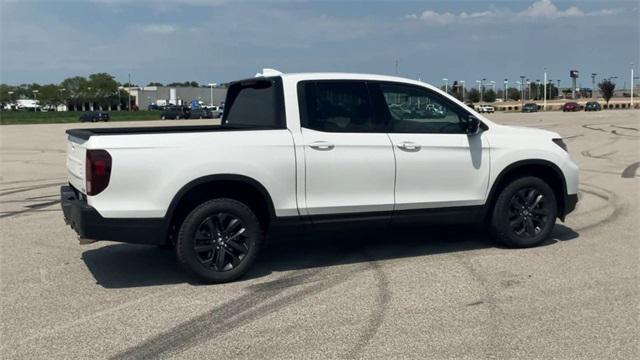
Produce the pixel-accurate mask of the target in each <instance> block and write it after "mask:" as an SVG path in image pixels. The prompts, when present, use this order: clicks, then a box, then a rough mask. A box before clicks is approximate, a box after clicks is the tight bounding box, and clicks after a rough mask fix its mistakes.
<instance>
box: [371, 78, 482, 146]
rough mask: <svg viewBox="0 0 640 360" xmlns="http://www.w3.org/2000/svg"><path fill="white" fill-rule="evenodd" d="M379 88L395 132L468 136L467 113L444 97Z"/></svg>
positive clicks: (411, 89)
mask: <svg viewBox="0 0 640 360" xmlns="http://www.w3.org/2000/svg"><path fill="white" fill-rule="evenodd" d="M378 86H379V89H380V91H381V92H382V95H383V96H384V100H385V102H386V104H387V106H388V108H389V113H390V117H391V124H390V125H391V131H392V132H397V133H445V134H462V133H466V131H467V118H466V114H465V113H464V112H462V111H461V110H460V109H459V107H458V106H456V105H455V104H453V103H451V102H449V101H448V100H446V99H444V98H443V97H442V96H440V95H438V94H436V93H434V92H432V91H430V90H428V89H423V88H420V87H417V86H406V85H400V84H386V83H382V84H379V85H378ZM484 106H486V105H484Z"/></svg>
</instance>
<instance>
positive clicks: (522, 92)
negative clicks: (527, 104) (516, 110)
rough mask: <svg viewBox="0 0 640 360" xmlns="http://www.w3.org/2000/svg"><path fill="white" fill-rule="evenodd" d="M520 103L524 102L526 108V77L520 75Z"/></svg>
mask: <svg viewBox="0 0 640 360" xmlns="http://www.w3.org/2000/svg"><path fill="white" fill-rule="evenodd" d="M520 93H521V95H522V96H520V101H521V102H522V106H524V75H520Z"/></svg>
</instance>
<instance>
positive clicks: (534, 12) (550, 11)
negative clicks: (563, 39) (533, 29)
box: [405, 0, 621, 25]
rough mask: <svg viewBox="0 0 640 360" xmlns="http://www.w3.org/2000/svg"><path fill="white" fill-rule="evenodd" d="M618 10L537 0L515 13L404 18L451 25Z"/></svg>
mask: <svg viewBox="0 0 640 360" xmlns="http://www.w3.org/2000/svg"><path fill="white" fill-rule="evenodd" d="M620 11H621V10H620V9H601V10H597V11H592V12H584V11H582V10H581V9H579V8H578V7H576V6H571V7H569V8H567V9H565V10H561V9H559V8H558V7H557V6H556V5H555V4H554V3H553V2H552V1H551V0H537V1H535V2H534V3H533V4H531V5H530V6H529V7H527V9H525V10H523V11H520V12H516V11H513V10H509V9H501V10H499V11H498V10H485V11H479V12H472V13H467V12H464V11H463V12H461V13H459V14H454V13H451V12H442V13H439V12H436V11H433V10H425V11H423V12H422V13H420V14H415V13H414V14H410V15H407V16H405V18H406V19H412V20H421V21H423V22H425V23H427V24H432V25H448V24H452V23H461V22H470V21H476V22H477V21H481V20H489V19H495V18H501V19H504V20H507V21H509V20H516V19H518V18H529V19H558V18H563V17H583V16H607V15H614V14H617V13H619V12H620Z"/></svg>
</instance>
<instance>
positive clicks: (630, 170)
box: [620, 161, 640, 179]
mask: <svg viewBox="0 0 640 360" xmlns="http://www.w3.org/2000/svg"><path fill="white" fill-rule="evenodd" d="M638 168H640V161H638V162H635V163H633V164H631V165H629V166H627V167H626V168H625V169H624V170H623V171H622V175H620V176H622V177H623V178H625V179H628V178H634V177H636V172H637V171H638Z"/></svg>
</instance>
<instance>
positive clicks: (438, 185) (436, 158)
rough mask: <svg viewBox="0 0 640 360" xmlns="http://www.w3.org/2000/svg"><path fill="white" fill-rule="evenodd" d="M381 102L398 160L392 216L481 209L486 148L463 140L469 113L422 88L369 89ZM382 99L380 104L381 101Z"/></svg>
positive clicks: (478, 138)
mask: <svg viewBox="0 0 640 360" xmlns="http://www.w3.org/2000/svg"><path fill="white" fill-rule="evenodd" d="M370 88H371V91H372V92H376V91H378V94H380V93H382V94H381V95H382V96H377V97H376V98H377V99H380V101H384V102H385V103H386V105H387V109H388V117H389V118H390V120H389V121H390V126H389V137H390V139H391V142H392V143H393V146H394V151H395V156H396V186H395V204H396V205H395V210H396V211H399V212H400V211H402V210H416V209H430V208H440V207H457V206H473V205H482V204H484V202H485V196H486V193H487V186H488V183H489V147H488V143H487V140H486V138H485V137H484V136H483V135H482V133H480V134H476V135H467V133H466V129H467V117H468V115H469V114H468V113H467V112H466V111H465V110H464V109H463V108H462V107H461V106H459V105H457V104H456V103H454V102H453V101H451V100H449V99H447V98H445V97H444V96H442V95H440V94H438V93H437V92H435V91H433V90H430V89H428V88H426V87H420V86H412V85H403V84H396V83H378V84H375V85H371V86H370ZM382 98H384V100H382Z"/></svg>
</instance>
